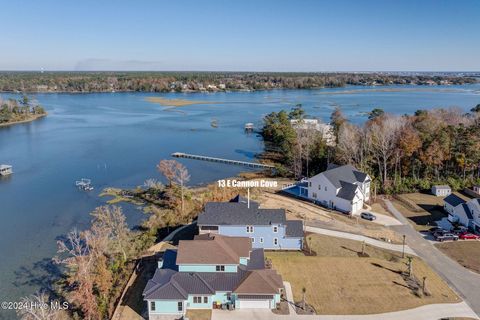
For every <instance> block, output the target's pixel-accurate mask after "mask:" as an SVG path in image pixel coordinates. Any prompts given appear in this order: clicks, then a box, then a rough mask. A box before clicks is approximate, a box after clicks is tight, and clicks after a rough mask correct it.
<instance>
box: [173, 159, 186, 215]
mask: <svg viewBox="0 0 480 320" xmlns="http://www.w3.org/2000/svg"><path fill="white" fill-rule="evenodd" d="M175 162H176V161H175ZM174 180H175V182H177V183H178V184H179V185H180V193H181V197H182V214H183V213H185V212H184V210H185V199H184V197H185V195H184V193H185V192H184V188H185V184H186V183H187V182H188V181H190V174H189V173H188V170H187V168H186V167H185V166H184V165H183V164H181V163H179V162H176V164H175V175H174Z"/></svg>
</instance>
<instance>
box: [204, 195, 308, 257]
mask: <svg viewBox="0 0 480 320" xmlns="http://www.w3.org/2000/svg"><path fill="white" fill-rule="evenodd" d="M197 225H198V228H199V233H200V234H205V233H212V234H221V235H225V236H236V237H248V238H250V239H251V242H252V246H253V247H254V248H263V249H269V250H301V249H302V247H303V221H301V220H287V218H286V214H285V210H284V209H262V208H260V206H259V204H258V203H257V202H255V201H248V200H247V199H245V198H243V197H241V196H239V195H238V196H236V197H235V198H233V199H231V200H230V201H229V202H208V203H207V204H206V205H205V209H204V211H203V212H202V213H201V214H200V215H199V216H198V221H197Z"/></svg>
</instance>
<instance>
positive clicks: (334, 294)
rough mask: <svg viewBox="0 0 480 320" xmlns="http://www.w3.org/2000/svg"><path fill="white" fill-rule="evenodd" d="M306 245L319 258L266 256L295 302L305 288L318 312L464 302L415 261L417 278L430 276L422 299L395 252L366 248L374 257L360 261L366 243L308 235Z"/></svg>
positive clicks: (358, 311) (359, 311)
mask: <svg viewBox="0 0 480 320" xmlns="http://www.w3.org/2000/svg"><path fill="white" fill-rule="evenodd" d="M309 238H311V239H309ZM307 241H309V243H310V245H311V246H312V249H313V250H314V251H316V252H317V256H305V255H303V254H302V253H300V252H269V253H267V257H268V258H269V259H271V260H272V262H273V267H274V268H275V269H276V270H277V271H278V272H279V273H280V274H281V275H282V277H283V279H284V280H285V281H289V282H290V283H291V285H292V290H293V296H294V300H295V301H297V302H298V301H300V300H301V299H302V288H303V287H305V288H306V297H307V303H308V304H310V305H312V306H313V307H314V308H315V310H316V311H317V313H318V314H372V313H382V312H392V311H399V310H405V309H410V308H415V307H419V306H422V305H426V304H432V303H452V302H459V301H460V299H459V298H458V297H457V296H456V294H455V293H454V292H453V291H452V290H451V289H450V288H449V287H448V285H447V284H446V283H445V282H443V280H442V279H441V278H440V277H439V276H438V275H437V274H436V273H435V272H434V271H433V270H432V269H430V268H429V267H428V266H427V265H426V264H425V263H424V262H423V261H422V260H420V259H418V258H414V260H413V261H414V262H413V265H414V275H415V277H416V278H417V279H422V278H423V277H427V287H428V290H429V292H430V293H431V295H430V296H428V297H426V296H424V297H421V298H420V297H417V296H416V295H414V294H413V292H412V290H411V289H410V288H408V287H407V283H406V282H405V280H404V278H403V276H402V274H401V273H402V272H404V271H406V270H407V265H406V260H402V259H400V258H399V257H398V255H397V254H396V253H392V252H388V251H385V250H380V249H378V248H373V247H369V246H366V253H367V254H368V255H369V257H364V258H360V257H358V253H359V252H361V248H362V245H361V242H357V241H352V240H345V239H338V238H334V237H328V236H321V235H307Z"/></svg>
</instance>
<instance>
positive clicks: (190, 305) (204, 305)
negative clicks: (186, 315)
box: [187, 294, 214, 309]
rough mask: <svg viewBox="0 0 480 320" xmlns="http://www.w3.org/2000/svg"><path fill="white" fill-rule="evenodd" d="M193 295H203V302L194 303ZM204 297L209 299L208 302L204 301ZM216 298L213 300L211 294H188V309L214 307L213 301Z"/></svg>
mask: <svg viewBox="0 0 480 320" xmlns="http://www.w3.org/2000/svg"><path fill="white" fill-rule="evenodd" d="M193 297H202V299H201V301H202V302H201V303H194V302H193ZM204 297H207V298H208V300H207V302H206V303H204V302H203V301H204V300H203V299H204ZM213 301H214V300H212V296H211V295H201V294H193V295H189V296H188V300H187V309H211V308H212V303H213Z"/></svg>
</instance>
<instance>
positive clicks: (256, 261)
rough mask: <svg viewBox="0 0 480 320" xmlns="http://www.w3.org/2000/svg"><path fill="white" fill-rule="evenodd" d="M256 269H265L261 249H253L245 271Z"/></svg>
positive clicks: (263, 255)
mask: <svg viewBox="0 0 480 320" xmlns="http://www.w3.org/2000/svg"><path fill="white" fill-rule="evenodd" d="M258 269H265V254H264V252H263V249H253V250H252V252H251V253H250V260H249V261H248V264H247V270H258Z"/></svg>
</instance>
